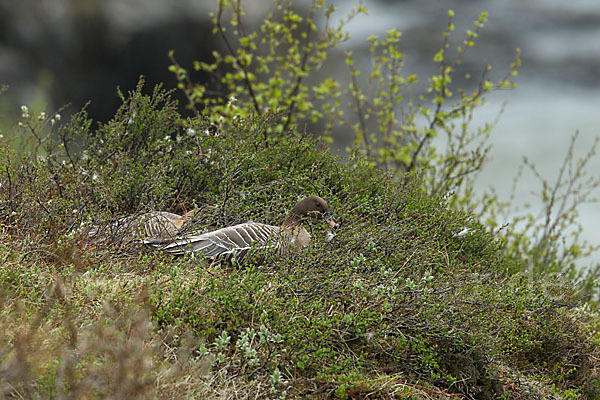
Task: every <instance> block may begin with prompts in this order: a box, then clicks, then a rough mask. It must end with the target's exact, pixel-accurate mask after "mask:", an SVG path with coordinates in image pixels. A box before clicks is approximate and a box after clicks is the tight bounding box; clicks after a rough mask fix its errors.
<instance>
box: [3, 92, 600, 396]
mask: <svg viewBox="0 0 600 400" xmlns="http://www.w3.org/2000/svg"><path fill="white" fill-rule="evenodd" d="M29 118H30V120H35V118H33V117H29ZM278 118H279V115H277V114H273V113H266V114H265V115H263V116H261V117H248V118H239V119H235V121H234V122H233V123H232V124H231V125H229V126H227V129H224V128H223V127H218V126H215V125H214V124H211V123H209V122H206V121H205V120H203V119H201V118H195V119H189V120H183V119H181V117H180V116H179V115H178V113H177V111H176V105H175V104H174V103H173V102H172V101H171V100H170V98H169V95H168V93H166V92H165V91H163V90H161V89H160V88H157V89H155V90H154V92H153V93H151V94H143V85H142V83H140V85H139V86H138V88H137V89H136V90H135V91H133V92H131V93H129V94H128V95H123V106H122V107H121V109H120V110H119V111H118V112H117V114H116V116H115V118H114V119H113V120H112V121H110V122H109V123H107V124H105V125H99V126H98V128H95V129H92V128H91V127H92V125H93V124H92V123H91V121H89V120H88V119H87V118H86V115H85V111H83V112H81V113H79V114H78V115H75V116H74V117H73V118H72V119H71V120H70V121H69V122H67V123H65V124H64V125H63V126H62V127H61V128H60V129H59V130H58V132H56V134H57V136H58V137H60V138H61V141H60V142H54V141H52V140H51V139H48V140H47V141H45V142H44V143H42V144H41V145H40V147H39V148H38V149H37V152H31V153H27V155H25V156H22V157H21V158H19V159H16V158H15V157H16V151H15V150H14V146H10V143H7V142H6V141H5V143H4V146H3V147H2V148H3V154H2V157H3V165H4V167H3V170H2V175H1V180H0V183H1V187H0V196H1V198H0V205H1V213H0V218H1V221H0V222H1V224H2V225H1V226H2V236H3V238H4V239H3V241H2V247H1V249H0V258H1V260H2V269H1V270H0V274H1V275H2V276H1V279H0V290H1V292H0V293H1V303H0V305H1V311H0V319H1V321H0V322H1V323H0V326H1V327H2V328H1V330H0V338H1V340H2V343H3V346H2V348H3V352H2V357H1V359H0V360H1V363H2V364H1V369H0V371H1V374H0V390H2V395H3V396H4V397H7V398H47V397H50V398H66V397H75V398H106V397H110V398H285V397H289V398H342V399H343V398H368V397H372V398H448V397H450V398H478V399H491V398H512V399H521V398H557V399H558V398H596V397H597V396H598V382H599V379H600V376H599V375H598V369H597V368H598V366H597V361H596V358H597V354H598V334H597V332H596V329H597V324H598V321H599V320H598V318H597V316H596V315H595V314H594V313H593V312H591V311H590V310H588V309H587V308H586V304H585V303H582V302H581V301H580V300H579V299H578V298H577V297H576V296H575V294H574V292H573V291H572V290H571V289H569V288H568V287H566V286H565V285H564V284H563V283H561V282H560V281H558V280H549V279H544V280H543V279H535V278H530V277H528V276H527V275H526V274H525V273H524V272H523V267H522V265H521V261H520V260H519V259H518V258H513V257H509V256H507V255H506V254H507V253H506V252H505V251H503V242H502V241H500V240H498V239H497V238H496V237H494V236H493V235H492V234H490V233H488V232H486V230H485V229H484V227H483V226H481V225H480V224H479V223H478V222H477V221H476V220H475V219H474V218H473V217H472V216H471V215H469V214H467V213H461V212H458V211H455V210H453V209H452V208H450V207H448V206H447V204H446V203H445V200H444V199H443V198H441V197H436V196H431V195H430V194H429V193H427V192H426V191H425V190H424V189H423V185H422V182H421V181H420V180H419V179H417V178H414V179H413V178H410V179H409V178H407V179H404V180H397V179H394V178H393V177H392V176H390V175H387V174H384V173H382V172H381V171H380V170H379V169H378V168H377V167H375V166H373V165H371V164H369V163H366V162H362V161H361V159H356V160H355V161H354V162H350V163H349V162H346V163H342V162H340V160H339V159H337V158H336V157H334V156H332V155H331V154H330V152H329V151H328V150H327V149H326V148H325V147H324V146H323V145H322V144H321V143H319V141H318V140H315V139H313V138H311V137H309V136H306V135H305V136H303V135H300V134H294V133H290V132H286V133H285V134H274V133H272V131H271V133H270V134H267V132H269V131H270V127H272V126H273V124H277V123H278V122H279V120H278ZM23 129H24V131H25V130H30V132H31V133H34V130H35V129H37V128H36V127H34V126H31V127H26V126H24V127H23ZM34 136H35V135H34ZM311 193H315V194H319V195H321V196H322V197H324V198H326V199H327V201H328V202H329V204H330V205H331V206H332V207H333V208H334V210H335V214H336V218H337V220H338V222H339V223H341V226H342V227H341V228H340V229H339V231H338V232H337V236H336V237H335V238H334V240H333V241H331V242H326V241H324V240H322V239H323V237H324V235H325V233H326V227H324V226H321V225H320V224H318V223H317V224H314V225H313V226H312V230H313V236H314V237H315V240H314V243H313V245H311V247H310V248H309V249H308V251H306V252H301V253H298V254H294V255H293V256H290V257H285V258H282V259H273V260H270V261H269V262H267V263H263V264H260V265H253V264H248V265H245V266H244V267H243V268H230V267H228V266H224V265H220V264H218V263H213V264H209V263H207V262H205V261H204V260H202V259H198V258H194V257H181V258H172V257H170V256H167V255H164V254H162V253H160V252H155V251H151V250H149V249H144V248H143V247H141V246H140V245H139V244H137V243H129V244H128V245H127V246H125V247H124V246H123V245H122V244H120V243H116V242H111V241H110V240H107V241H104V242H101V243H93V242H91V241H90V239H89V238H88V235H87V231H86V227H87V226H89V224H91V223H94V222H98V221H106V220H110V219H114V218H117V217H119V216H122V215H129V214H134V213H136V212H142V211H146V210H148V209H163V210H171V211H185V210H189V209H191V208H193V207H202V206H205V205H210V206H213V207H211V208H207V209H208V210H210V211H209V212H207V213H204V214H203V215H202V217H201V218H199V219H196V220H194V221H193V223H192V225H193V226H192V228H189V229H200V228H201V227H202V226H206V225H215V226H226V225H228V224H232V223H235V222H239V221H245V220H249V219H253V220H257V221H262V222H267V223H272V224H278V223H280V222H281V220H282V219H283V218H284V216H285V214H286V212H287V210H289V209H290V208H291V206H292V205H293V204H294V203H295V202H296V201H297V200H298V199H299V198H301V197H302V196H304V195H306V194H311Z"/></svg>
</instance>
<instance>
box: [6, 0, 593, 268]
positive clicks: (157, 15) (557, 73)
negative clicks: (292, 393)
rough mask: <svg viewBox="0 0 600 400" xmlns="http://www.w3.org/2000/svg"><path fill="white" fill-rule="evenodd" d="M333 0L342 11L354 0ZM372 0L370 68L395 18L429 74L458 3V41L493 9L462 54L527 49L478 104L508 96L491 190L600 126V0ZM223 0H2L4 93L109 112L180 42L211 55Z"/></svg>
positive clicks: (157, 77) (158, 74)
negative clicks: (512, 83)
mask: <svg viewBox="0 0 600 400" xmlns="http://www.w3.org/2000/svg"><path fill="white" fill-rule="evenodd" d="M293 3H294V4H296V3H297V4H299V5H302V4H304V5H306V4H308V3H309V1H308V0H295V1H294V2H293ZM333 3H334V4H336V5H337V6H338V8H339V9H340V14H338V15H339V16H340V17H341V15H342V14H344V13H345V12H347V11H348V10H349V8H350V6H351V4H352V3H354V2H352V1H349V0H335V1H333ZM364 3H365V4H366V6H367V7H368V14H369V15H368V16H359V17H357V18H356V19H355V20H354V21H352V22H351V23H350V24H349V25H348V30H349V31H350V33H351V35H352V38H353V39H352V40H351V41H350V42H349V43H347V44H346V45H344V48H351V49H352V50H353V52H354V55H355V59H357V63H359V67H360V68H363V67H365V66H368V63H369V58H368V46H367V44H366V40H365V38H366V37H367V36H369V35H372V34H377V35H379V36H382V35H383V34H384V33H385V31H386V30H388V29H392V28H396V29H398V30H399V31H401V32H403V37H402V42H401V43H402V51H403V52H404V53H405V55H406V56H405V71H406V73H407V74H408V73H412V72H414V73H417V74H418V75H419V76H420V77H421V79H425V78H426V77H427V76H429V75H430V74H431V73H433V72H434V68H435V65H434V64H433V62H432V58H433V55H434V54H435V52H436V51H437V50H438V49H439V46H440V44H441V37H442V36H441V34H442V31H443V29H444V27H445V25H446V23H447V18H448V17H447V15H448V14H447V13H448V9H452V10H454V12H455V25H456V31H455V34H454V36H453V38H454V39H453V40H454V43H458V42H460V41H461V40H462V38H463V35H462V33H463V32H464V31H465V30H466V29H472V21H473V20H475V19H477V16H478V15H479V13H480V12H481V11H487V12H488V13H489V19H488V22H487V23H486V26H485V28H484V30H483V31H482V32H481V34H480V37H479V38H478V41H477V45H476V47H475V48H474V49H472V51H470V52H469V55H468V57H467V58H466V59H465V60H464V63H463V65H464V66H465V68H466V69H467V70H470V71H472V72H473V73H474V74H476V73H477V71H481V70H482V68H484V66H485V65H486V64H490V65H492V66H493V67H494V69H493V70H492V74H497V75H495V76H494V75H492V78H495V79H498V78H499V77H500V76H503V74H504V73H505V72H506V70H507V68H508V65H509V64H510V63H511V62H512V60H513V59H514V55H515V49H516V48H520V49H521V51H522V59H523V66H522V68H521V69H520V72H519V76H518V78H517V84H518V87H517V88H516V89H514V90H510V91H503V92H497V93H494V94H492V95H490V96H488V98H487V99H488V104H487V105H486V106H484V107H482V108H480V109H478V110H477V112H476V113H475V121H474V124H475V125H483V124H484V123H486V122H491V121H494V120H495V119H496V117H497V114H498V112H499V111H500V109H502V107H504V112H503V114H502V116H501V117H500V119H499V121H498V124H497V125H496V127H495V129H494V131H493V134H492V139H491V140H492V143H493V149H492V152H491V157H492V160H491V162H490V164H489V165H488V166H487V167H486V168H485V169H484V170H483V173H482V174H481V176H480V177H479V179H478V181H477V185H478V186H477V187H478V190H479V191H480V192H483V191H485V190H486V189H487V188H488V187H489V186H494V187H495V188H496V191H497V193H498V194H499V195H500V197H501V198H502V199H508V196H509V193H510V188H511V185H512V179H513V177H514V176H515V174H516V172H517V168H518V165H519V163H520V162H521V160H522V157H523V156H527V157H528V158H529V159H530V160H531V161H533V162H534V163H535V164H536V165H537V167H538V168H539V170H540V172H542V174H543V175H544V176H546V177H548V179H549V181H550V182H553V181H554V179H555V177H556V175H557V173H558V169H559V167H560V164H561V162H562V159H563V157H564V154H565V151H566V148H567V146H568V144H569V141H570V137H571V135H572V134H573V133H574V132H575V131H576V130H578V131H579V132H580V139H579V142H578V146H577V152H578V154H584V153H585V152H586V151H587V150H588V149H589V147H590V145H591V143H593V140H594V137H595V136H596V135H600V123H599V122H600V1H598V0H571V1H569V2H565V1H564V0H528V1H523V0H503V1H497V0H496V1H493V0H444V1H425V0H397V1H392V0H388V1H384V0H379V1H376V0H368V1H365V2H364ZM213 4H214V3H213V2H208V1H206V0H204V1H202V0H178V1H175V2H168V1H165V0H144V1H142V0H86V1H80V0H45V1H42V2H40V1H39V0H20V1H19V2H14V1H11V0H0V82H1V83H8V84H10V85H11V91H9V92H8V93H6V94H4V95H3V97H2V99H0V100H2V102H5V103H6V100H5V99H9V100H10V101H9V103H10V104H9V105H7V104H5V103H3V104H0V109H1V110H4V111H5V112H6V110H10V109H14V111H15V113H17V112H18V109H19V106H20V104H32V102H37V103H38V104H39V103H41V104H43V105H46V106H47V107H48V108H50V110H48V111H50V112H51V111H52V110H56V109H58V108H60V107H61V106H62V105H63V104H66V103H67V102H72V103H73V107H72V109H74V110H77V109H79V108H80V107H81V106H82V105H83V104H85V103H86V101H87V100H89V99H93V100H94V101H93V102H92V104H91V105H90V106H89V107H88V111H89V112H90V115H91V116H92V117H94V118H95V119H96V120H100V121H105V120H107V119H108V118H110V116H111V115H112V114H113V113H114V110H115V109H116V108H117V107H118V104H119V99H118V97H117V96H116V95H115V88H116V87H117V86H120V87H121V88H123V89H124V90H129V89H131V88H133V87H134V86H135V84H136V82H137V79H138V77H139V76H140V75H141V74H143V75H145V76H146V77H147V85H148V86H151V85H153V84H155V83H158V82H164V83H165V85H166V86H167V87H172V86H174V84H175V82H174V79H173V77H172V75H171V74H170V73H169V72H168V71H167V68H168V65H169V64H170V61H169V60H168V58H167V56H166V55H167V52H168V50H170V49H175V50H176V56H178V60H179V61H180V63H181V64H182V65H184V66H189V65H191V61H192V60H194V59H208V58H207V57H208V56H203V55H207V54H210V52H211V51H212V49H214V48H218V46H219V43H218V41H215V40H214V39H213V38H212V36H211V34H210V31H211V26H210V22H209V20H208V18H207V12H208V10H209V9H210V8H212V5H213ZM245 4H246V8H247V9H248V19H251V18H260V17H261V16H262V15H264V14H265V13H266V12H267V11H268V10H269V8H270V4H271V2H270V1H267V0H246V3H245ZM336 18H337V17H336ZM340 53H341V52H340ZM203 57H204V58H203ZM340 64H341V68H344V67H343V63H340ZM338 66H339V65H338ZM323 72H324V73H325V74H331V72H328V71H323ZM336 74H337V75H336V77H337V76H338V75H341V73H339V74H338V73H337V72H336ZM197 79H198V80H201V79H202V77H197ZM459 84H461V83H460V82H459ZM32 99H33V100H32ZM1 110H0V111H1ZM351 140H352V138H350V137H348V136H345V137H339V138H337V139H336V143H337V144H340V148H341V149H343V148H345V146H346V144H347V143H348V142H350V141H351ZM338 151H341V150H338ZM588 171H589V172H590V173H592V174H597V171H600V158H597V159H594V160H593V162H592V164H591V165H589V168H588ZM538 188H539V185H538V183H537V181H536V180H535V179H534V178H533V176H532V175H531V174H526V175H525V176H524V177H523V180H522V184H521V186H519V189H518V191H517V198H516V199H515V200H514V201H515V203H516V204H517V205H519V204H525V203H527V202H533V203H532V204H533V206H534V207H536V206H537V207H539V205H536V204H535V202H534V197H532V196H531V195H530V194H529V193H530V192H531V190H535V189H538ZM579 213H580V221H581V223H582V224H583V226H584V234H583V236H584V239H586V240H587V241H589V242H591V243H595V244H600V224H598V221H600V207H599V206H598V205H584V206H581V207H580V208H579ZM506 222H508V221H506ZM591 262H594V263H598V262H600V256H595V257H593V258H592V259H591V260H586V262H585V263H582V266H585V265H586V264H589V263H591Z"/></svg>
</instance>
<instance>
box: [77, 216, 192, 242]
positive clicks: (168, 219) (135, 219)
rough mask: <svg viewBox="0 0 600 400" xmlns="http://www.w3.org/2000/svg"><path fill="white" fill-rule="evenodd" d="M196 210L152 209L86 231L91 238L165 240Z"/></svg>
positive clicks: (171, 236) (180, 227) (179, 228)
mask: <svg viewBox="0 0 600 400" xmlns="http://www.w3.org/2000/svg"><path fill="white" fill-rule="evenodd" d="M195 211H196V210H191V211H189V212H187V213H185V214H184V215H178V214H173V213H169V212H165V211H152V212H148V213H144V214H140V215H131V216H127V217H123V218H119V219H118V220H116V221H114V222H112V223H110V224H107V225H104V226H102V225H95V226H92V227H91V228H90V230H89V232H88V236H89V237H90V238H91V239H107V238H108V239H113V240H114V239H116V240H119V241H127V242H128V241H133V240H136V239H144V240H145V241H149V242H152V241H157V242H161V243H162V242H165V241H168V240H172V239H174V238H175V237H176V236H177V234H178V233H179V232H180V231H181V229H182V228H183V226H184V225H185V224H186V223H187V222H188V221H189V220H190V219H191V218H192V216H193V215H194V213H195Z"/></svg>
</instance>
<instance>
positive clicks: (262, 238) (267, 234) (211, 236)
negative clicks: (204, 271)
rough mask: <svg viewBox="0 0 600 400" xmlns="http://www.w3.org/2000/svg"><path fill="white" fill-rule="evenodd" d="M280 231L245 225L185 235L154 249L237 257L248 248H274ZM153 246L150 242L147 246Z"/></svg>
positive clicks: (176, 253)
mask: <svg viewBox="0 0 600 400" xmlns="http://www.w3.org/2000/svg"><path fill="white" fill-rule="evenodd" d="M281 233H282V232H281V228H280V227H278V226H273V225H266V224H260V223H256V222H247V223H244V224H240V225H235V226H230V227H228V228H223V229H219V230H216V231H212V232H207V233H203V234H202V235H195V236H187V237H182V238H178V239H176V240H174V241H173V242H171V243H169V244H167V245H165V246H156V245H154V247H157V248H159V249H160V250H163V251H165V252H167V253H170V254H175V255H181V254H185V253H200V254H203V255H204V256H205V257H206V258H211V259H214V258H219V257H225V258H238V257H241V256H243V255H244V254H245V253H246V252H248V251H249V250H250V249H251V248H252V249H261V248H278V247H279V241H280V235H281ZM147 244H150V245H153V243H150V242H149V243H147Z"/></svg>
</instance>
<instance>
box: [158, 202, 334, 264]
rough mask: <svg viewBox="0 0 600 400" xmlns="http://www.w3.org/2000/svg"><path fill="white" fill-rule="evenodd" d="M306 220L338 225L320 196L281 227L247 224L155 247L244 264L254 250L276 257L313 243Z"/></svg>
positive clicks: (297, 208) (296, 209)
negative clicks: (266, 250)
mask: <svg viewBox="0 0 600 400" xmlns="http://www.w3.org/2000/svg"><path fill="white" fill-rule="evenodd" d="M306 217H321V218H325V219H326V220H327V221H328V223H329V225H330V226H331V227H335V226H337V224H336V223H335V222H333V220H332V219H331V210H330V209H329V206H328V205H327V202H325V200H323V199H322V198H320V197H319V196H309V197H307V198H305V199H304V200H302V201H300V202H299V203H298V204H296V206H295V207H294V208H293V209H292V210H291V212H290V213H289V215H288V216H287V218H286V219H285V220H284V221H283V223H282V224H281V226H274V225H267V224H261V223H258V222H246V223H243V224H239V225H235V226H230V227H227V228H223V229H219V230H216V231H213V232H207V233H203V234H202V235H194V236H187V237H182V238H178V239H176V240H174V241H172V242H171V243H169V244H167V245H164V246H158V245H154V247H156V248H159V249H160V250H163V251H165V252H167V253H170V254H176V255H180V254H186V253H198V254H202V255H203V256H204V257H206V258H209V259H216V258H220V259H225V260H228V261H231V260H233V259H235V260H237V261H240V260H241V259H242V258H243V257H245V256H246V254H247V253H248V252H249V251H250V250H251V249H256V250H259V249H272V250H274V252H275V254H276V255H284V254H286V253H287V252H288V251H289V250H290V249H291V248H292V247H296V248H302V247H305V246H306V245H308V244H309V243H310V239H311V238H310V234H309V233H308V231H307V230H306V227H305V225H304V224H305V220H306ZM146 243H148V244H151V245H152V243H149V242H146Z"/></svg>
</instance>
